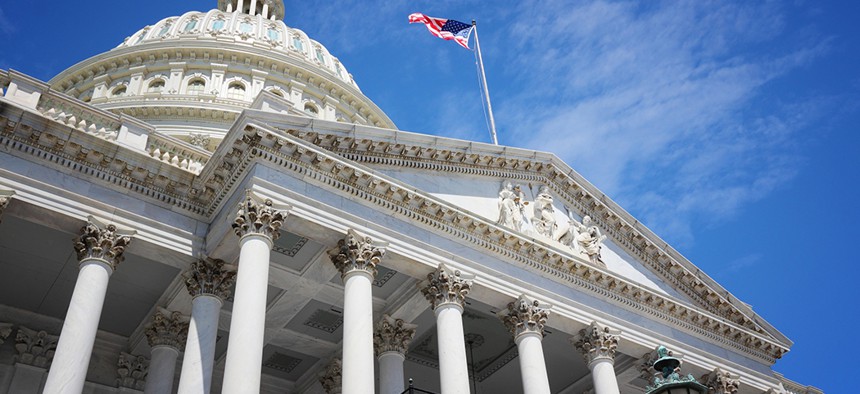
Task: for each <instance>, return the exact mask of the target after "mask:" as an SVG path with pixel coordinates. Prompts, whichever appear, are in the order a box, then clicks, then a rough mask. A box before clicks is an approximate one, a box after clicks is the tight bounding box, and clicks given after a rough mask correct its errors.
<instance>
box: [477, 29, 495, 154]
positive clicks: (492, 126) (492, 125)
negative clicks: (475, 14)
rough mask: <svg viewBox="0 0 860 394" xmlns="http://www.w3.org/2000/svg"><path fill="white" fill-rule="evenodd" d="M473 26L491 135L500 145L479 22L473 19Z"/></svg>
mask: <svg viewBox="0 0 860 394" xmlns="http://www.w3.org/2000/svg"><path fill="white" fill-rule="evenodd" d="M472 28H473V30H474V31H475V50H476V51H477V53H478V65H479V68H480V69H481V82H483V83H482V87H483V88H484V97H485V98H486V99H487V112H489V114H490V135H492V137H493V144H495V145H498V144H499V139H498V138H497V137H496V120H495V119H494V118H493V105H492V104H490V89H489V88H488V87H487V75H486V74H485V73H484V59H483V57H481V43H480V41H478V24H477V23H476V22H475V20H474V19H472Z"/></svg>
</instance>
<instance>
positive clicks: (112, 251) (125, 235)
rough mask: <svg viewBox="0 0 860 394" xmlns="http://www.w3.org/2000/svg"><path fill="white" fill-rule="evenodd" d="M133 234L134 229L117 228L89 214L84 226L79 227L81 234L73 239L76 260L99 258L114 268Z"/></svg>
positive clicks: (121, 258) (121, 257) (120, 259)
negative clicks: (76, 255)
mask: <svg viewBox="0 0 860 394" xmlns="http://www.w3.org/2000/svg"><path fill="white" fill-rule="evenodd" d="M134 234H135V231H134V230H125V229H119V228H117V226H116V225H115V224H106V223H104V222H102V221H101V220H99V219H97V218H95V217H93V216H90V217H88V218H87V224H86V226H84V227H83V228H81V236H80V237H78V239H77V240H76V241H75V252H76V253H77V254H78V261H80V262H83V261H85V260H100V261H104V262H105V263H107V264H108V265H110V267H111V269H114V270H115V269H116V267H117V266H118V265H119V263H121V262H122V260H123V255H122V254H123V252H125V248H126V247H128V244H129V243H131V237H132V236H133V235H134Z"/></svg>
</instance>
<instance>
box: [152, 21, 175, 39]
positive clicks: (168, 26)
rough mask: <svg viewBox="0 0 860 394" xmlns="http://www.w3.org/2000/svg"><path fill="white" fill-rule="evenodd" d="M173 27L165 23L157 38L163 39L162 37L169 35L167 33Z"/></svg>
mask: <svg viewBox="0 0 860 394" xmlns="http://www.w3.org/2000/svg"><path fill="white" fill-rule="evenodd" d="M171 26H173V24H172V23H170V22H168V23H165V24H164V26H161V30H159V31H158V34H156V35H155V37H161V36H163V35H165V34H167V31H168V30H170V27H171Z"/></svg>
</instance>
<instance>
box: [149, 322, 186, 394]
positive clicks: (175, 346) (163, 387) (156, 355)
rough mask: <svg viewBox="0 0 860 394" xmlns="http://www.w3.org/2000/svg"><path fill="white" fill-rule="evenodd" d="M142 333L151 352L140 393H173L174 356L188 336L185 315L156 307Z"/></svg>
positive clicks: (176, 356)
mask: <svg viewBox="0 0 860 394" xmlns="http://www.w3.org/2000/svg"><path fill="white" fill-rule="evenodd" d="M145 333H146V339H147V340H148V341H149V346H150V347H151V348H152V354H151V356H150V359H149V360H150V361H149V374H148V375H147V376H146V386H145V388H144V393H145V394H170V393H172V392H173V377H174V375H175V374H176V359H177V358H178V357H179V352H180V351H181V350H182V347H183V346H184V345H185V340H186V338H187V336H188V318H187V317H186V316H182V314H181V313H179V312H170V311H168V310H167V309H164V308H158V310H157V311H156V312H155V316H153V317H152V323H150V324H148V325H147V326H146V331H145Z"/></svg>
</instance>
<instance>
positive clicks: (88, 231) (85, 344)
mask: <svg viewBox="0 0 860 394" xmlns="http://www.w3.org/2000/svg"><path fill="white" fill-rule="evenodd" d="M81 232H82V234H81V236H80V237H79V238H78V239H77V240H76V241H75V245H74V247H75V252H76V253H77V255H78V261H79V265H78V267H79V270H78V279H77V281H76V282H75V290H74V292H73V293H72V300H71V301H70V302H69V310H68V312H66V320H65V321H64V322H63V330H62V331H61V332H60V340H59V343H58V344H57V352H56V354H55V355H54V361H53V364H52V368H51V369H50V371H49V372H48V380H47V381H46V382H45V391H44V392H46V393H52V394H60V393H69V394H79V393H80V392H81V391H82V390H83V388H84V381H85V380H86V378H87V367H88V366H89V365H90V356H91V355H92V352H93V344H94V343H95V340H96V332H97V330H98V327H99V318H100V317H101V314H102V307H103V306H104V300H105V294H106V293H107V285H108V279H109V278H110V275H111V274H112V273H113V271H114V270H115V269H116V267H117V265H119V263H120V262H122V259H123V257H122V254H123V252H124V251H125V248H126V246H128V244H129V243H130V242H131V236H132V235H133V234H134V232H133V231H123V230H119V229H117V227H116V226H115V225H113V224H104V223H101V222H100V221H98V220H96V219H95V218H92V217H90V218H89V222H88V223H87V225H86V226H85V227H84V228H83V229H81Z"/></svg>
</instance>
